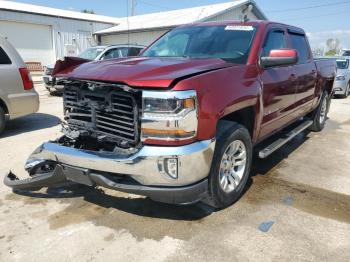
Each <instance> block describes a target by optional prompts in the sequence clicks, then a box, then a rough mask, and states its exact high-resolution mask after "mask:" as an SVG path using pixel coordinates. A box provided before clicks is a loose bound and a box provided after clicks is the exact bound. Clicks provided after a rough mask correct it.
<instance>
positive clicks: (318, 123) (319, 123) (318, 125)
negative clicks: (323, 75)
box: [309, 90, 330, 132]
mask: <svg viewBox="0 0 350 262" xmlns="http://www.w3.org/2000/svg"><path fill="white" fill-rule="evenodd" d="M329 100H330V97H329V95H328V92H327V91H326V90H325V91H323V94H322V97H321V101H320V104H319V105H318V107H317V108H316V109H315V111H314V112H313V113H312V114H311V120H312V121H313V123H312V125H311V126H310V127H309V130H311V131H313V132H320V131H322V130H323V128H324V126H325V124H326V120H327V114H328V110H329V103H330V101H329ZM325 105H326V108H324V106H325ZM324 110H325V111H324ZM321 114H322V117H321ZM323 114H325V115H323Z"/></svg>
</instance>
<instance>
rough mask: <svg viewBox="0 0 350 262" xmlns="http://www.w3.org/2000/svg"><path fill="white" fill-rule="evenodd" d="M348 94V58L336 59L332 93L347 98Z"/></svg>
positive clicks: (349, 86)
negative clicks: (335, 73)
mask: <svg viewBox="0 0 350 262" xmlns="http://www.w3.org/2000/svg"><path fill="white" fill-rule="evenodd" d="M349 94H350V69H349V59H348V58H342V59H337V76H336V77H335V81H334V95H340V96H342V97H343V98H347V97H348V96H349Z"/></svg>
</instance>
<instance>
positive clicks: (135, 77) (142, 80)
mask: <svg viewBox="0 0 350 262" xmlns="http://www.w3.org/2000/svg"><path fill="white" fill-rule="evenodd" d="M68 59H69V58H68ZM71 59H72V58H71ZM79 61H80V62H79ZM230 66H232V64H230V63H227V62H225V61H224V60H222V59H218V58H210V59H189V58H150V57H134V58H124V59H112V60H105V61H93V62H88V61H86V60H79V59H77V58H75V59H74V60H72V62H69V60H67V58H66V61H63V62H62V61H60V62H58V63H57V64H56V66H55V70H54V75H55V76H59V77H68V78H77V79H86V80H93V81H106V82H119V83H124V84H127V85H129V86H133V87H152V88H167V87H169V86H171V84H172V83H173V82H174V81H176V80H178V79H181V78H185V77H189V76H192V75H196V74H200V73H203V72H208V71H212V70H216V69H220V68H225V67H230Z"/></svg>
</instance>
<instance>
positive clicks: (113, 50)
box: [43, 45, 145, 92]
mask: <svg viewBox="0 0 350 262" xmlns="http://www.w3.org/2000/svg"><path fill="white" fill-rule="evenodd" d="M144 48H145V46H142V45H109V46H94V47H90V48H88V49H86V50H85V51H83V52H82V53H81V54H80V55H79V56H78V57H80V58H84V59H88V60H107V59H113V58H122V57H128V56H138V55H139V54H140V52H141V51H142V50H143V49H144ZM54 67H55V65H49V66H47V67H46V69H45V71H44V75H43V80H44V83H45V87H46V89H47V90H48V91H49V92H51V90H52V89H54V90H55V91H62V89H63V83H61V82H60V80H59V79H57V78H55V77H52V71H53V68H54Z"/></svg>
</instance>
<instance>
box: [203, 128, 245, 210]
mask: <svg viewBox="0 0 350 262" xmlns="http://www.w3.org/2000/svg"><path fill="white" fill-rule="evenodd" d="M251 163H252V143H251V138H250V134H249V132H248V130H247V129H246V128H245V127H243V126H241V125H239V124H233V125H232V127H231V128H229V129H228V130H227V131H226V132H224V133H223V134H222V135H221V136H220V137H219V138H218V139H217V144H216V147H215V152H214V158H213V162H212V166H211V171H210V175H209V204H210V205H212V206H214V207H216V208H225V207H228V206H230V205H231V204H233V203H234V202H236V201H237V200H238V199H239V198H240V196H241V195H242V193H243V190H244V188H245V185H246V183H247V181H248V178H249V173H250V167H251Z"/></svg>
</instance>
